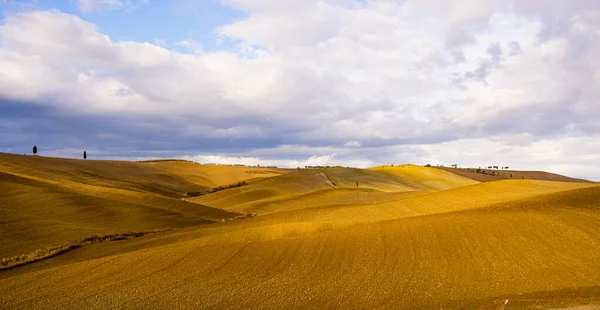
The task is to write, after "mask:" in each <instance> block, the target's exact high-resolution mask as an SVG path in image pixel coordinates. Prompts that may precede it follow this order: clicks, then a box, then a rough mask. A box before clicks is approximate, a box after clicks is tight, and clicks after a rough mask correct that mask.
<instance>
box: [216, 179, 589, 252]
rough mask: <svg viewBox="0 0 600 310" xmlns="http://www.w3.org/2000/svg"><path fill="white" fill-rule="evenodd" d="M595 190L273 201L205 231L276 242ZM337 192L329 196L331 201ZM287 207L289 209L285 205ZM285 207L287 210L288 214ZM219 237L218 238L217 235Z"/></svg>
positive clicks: (524, 187) (523, 186)
mask: <svg viewBox="0 0 600 310" xmlns="http://www.w3.org/2000/svg"><path fill="white" fill-rule="evenodd" d="M590 186H595V185H593V184H586V183H568V182H550V181H534V180H505V181H498V182H488V183H479V184H475V185H472V186H466V187H460V188H455V189H452V190H447V191H439V192H434V193H423V192H406V193H398V194H397V196H395V197H394V199H393V200H391V201H386V202H381V203H371V204H369V203H367V204H361V203H357V204H353V203H348V204H343V203H340V204H335V203H330V204H327V203H322V202H318V201H317V202H315V205H310V204H308V205H307V204H302V203H303V202H306V201H307V199H306V197H299V198H300V199H302V200H300V201H292V202H288V201H286V200H283V201H274V202H273V206H271V207H273V208H278V209H277V212H272V213H268V214H264V215H261V216H258V217H257V218H253V219H252V220H245V221H240V222H232V223H229V224H228V225H225V226H217V227H212V228H210V231H211V233H213V234H215V235H218V236H216V237H215V238H214V240H217V239H218V238H224V240H225V241H227V242H229V241H232V240H237V241H240V242H242V241H248V240H260V239H277V238H283V237H287V236H301V235H306V234H312V233H315V232H322V231H326V230H331V229H342V228H348V227H351V226H354V225H358V224H370V223H376V222H382V221H389V220H395V219H401V218H408V217H418V216H425V215H432V214H440V213H449V212H456V211H464V210H471V209H478V208H485V207H488V206H490V205H493V204H502V203H508V202H511V201H515V200H519V199H526V198H533V197H537V196H540V195H545V194H550V193H556V192H561V191H565V190H572V189H579V188H587V187H590ZM337 195H340V193H337V194H334V196H337ZM286 203H289V204H290V205H289V206H286ZM288 207H289V209H287V208H288ZM221 233H223V234H222V235H221Z"/></svg>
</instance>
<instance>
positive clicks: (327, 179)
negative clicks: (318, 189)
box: [319, 169, 337, 188]
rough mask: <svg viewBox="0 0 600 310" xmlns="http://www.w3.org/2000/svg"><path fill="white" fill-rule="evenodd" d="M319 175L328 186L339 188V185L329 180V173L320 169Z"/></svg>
mask: <svg viewBox="0 0 600 310" xmlns="http://www.w3.org/2000/svg"><path fill="white" fill-rule="evenodd" d="M319 174H321V176H322V177H323V178H324V179H325V181H326V182H327V184H329V185H330V186H331V187H334V188H337V185H335V183H334V182H333V181H331V179H330V178H329V176H328V175H327V173H325V172H324V171H323V170H321V169H319Z"/></svg>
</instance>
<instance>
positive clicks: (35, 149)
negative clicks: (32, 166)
mask: <svg viewBox="0 0 600 310" xmlns="http://www.w3.org/2000/svg"><path fill="white" fill-rule="evenodd" d="M35 154H37V146H35V145H34V146H33V155H35Z"/></svg>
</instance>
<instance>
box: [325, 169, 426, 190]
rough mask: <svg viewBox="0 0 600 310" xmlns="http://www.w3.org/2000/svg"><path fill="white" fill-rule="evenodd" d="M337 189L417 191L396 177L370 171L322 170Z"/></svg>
mask: <svg viewBox="0 0 600 310" xmlns="http://www.w3.org/2000/svg"><path fill="white" fill-rule="evenodd" d="M322 171H323V172H324V173H325V174H326V175H327V176H328V177H329V179H330V180H331V181H332V182H333V183H334V184H335V185H336V186H337V187H350V188H370V189H375V190H379V191H385V192H406V191H414V190H416V189H415V188H413V187H410V186H408V185H406V184H404V183H402V182H401V181H399V180H398V179H397V178H395V177H390V176H389V175H387V174H384V173H380V172H377V171H373V170H368V169H357V168H325V169H323V170H322Z"/></svg>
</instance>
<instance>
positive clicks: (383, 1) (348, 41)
mask: <svg viewBox="0 0 600 310" xmlns="http://www.w3.org/2000/svg"><path fill="white" fill-rule="evenodd" d="M555 2H556V1H555ZM221 3H222V4H223V5H224V6H228V7H231V8H233V9H237V10H242V11H244V12H245V13H246V16H245V17H244V18H242V19H239V20H236V21H234V22H231V23H227V24H223V25H221V26H219V27H218V28H216V29H215V30H214V31H215V36H217V37H218V39H219V41H220V42H222V48H221V49H220V50H216V51H204V50H203V49H202V48H201V46H200V45H198V43H197V42H188V43H189V44H193V46H194V48H193V51H192V52H190V53H184V52H181V51H179V50H178V49H176V48H169V46H174V45H176V44H179V45H181V44H180V43H181V42H183V41H179V43H177V42H170V44H165V42H163V43H161V44H160V46H159V45H158V44H155V43H148V42H137V41H114V40H112V39H111V38H110V37H108V36H107V35H105V34H103V33H102V31H101V30H100V29H98V27H97V26H95V25H94V24H92V23H90V22H87V21H86V20H84V19H82V18H81V17H78V16H74V15H69V14H65V13H62V12H60V11H57V10H40V11H36V10H28V11H24V12H19V13H14V14H10V15H8V16H6V17H5V19H4V22H3V24H2V25H0V68H2V70H0V99H1V100H2V101H0V102H2V103H1V104H2V105H3V107H5V108H6V111H7V113H6V114H5V116H4V117H2V118H3V120H4V121H6V123H5V124H6V125H4V126H5V128H6V129H7V131H5V134H4V135H5V136H3V139H4V138H6V139H10V141H11V142H4V143H3V144H4V145H0V147H3V148H4V149H8V148H11V149H15V148H19V147H20V145H21V144H20V143H19V142H18V141H15V140H19V141H21V140H35V139H40V138H41V137H46V138H45V140H47V141H51V143H52V144H51V145H50V146H49V148H50V149H52V150H53V151H55V152H60V150H61V149H65V150H68V149H70V148H77V147H87V148H96V149H98V150H99V152H100V150H104V151H101V153H102V154H104V156H106V157H108V156H111V154H110V153H111V152H112V155H114V156H144V154H149V156H160V155H162V154H165V155H166V156H182V155H186V154H187V155H188V156H199V157H196V158H198V159H201V160H204V159H208V158H211V157H210V156H221V157H219V158H221V159H224V160H226V161H232V160H233V159H232V158H245V159H244V160H246V161H249V162H252V160H254V159H252V158H255V159H256V160H257V161H256V162H260V163H262V164H268V163H269V162H273V163H287V164H286V165H288V166H295V165H297V164H298V165H299V164H300V163H305V162H312V161H313V160H314V161H319V160H321V158H326V160H325V161H326V162H327V163H335V164H347V165H374V164H382V163H398V162H415V163H426V162H432V163H433V162H440V163H446V164H451V163H459V164H461V165H473V166H478V165H482V164H483V165H485V164H487V163H488V162H492V161H496V162H498V161H505V162H506V161H508V162H506V164H505V165H508V166H513V167H515V168H521V169H549V170H553V171H557V172H563V173H567V174H572V175H575V176H582V177H590V178H596V179H600V171H598V170H594V169H590V168H589V167H594V166H596V167H597V166H599V164H600V158H599V155H598V154H600V149H599V148H598V145H597V142H596V141H598V136H599V135H600V121H599V120H600V109H599V104H598V101H597V98H600V58H598V57H597V55H600V31H599V30H598V29H600V18H597V17H598V14H600V3H598V2H597V1H586V0H575V1H570V2H569V3H568V5H567V4H566V3H562V2H557V3H554V2H548V1H541V0H527V1H493V0H482V1H477V2H476V4H473V2H472V1H466V0H460V1H453V2H452V3H451V4H450V3H449V2H447V1H439V0H420V1H416V0H410V1H391V0H371V1H353V0H327V1H325V0H302V1H286V2H285V5H284V3H283V2H282V1H272V0H221ZM78 4H79V8H80V9H81V10H82V11H86V12H89V11H92V10H98V9H117V8H123V7H124V6H127V5H132V4H131V3H130V2H129V1H113V0H111V1H104V0H103V1H88V0H86V1H82V0H80V1H79V3H78ZM146 5H151V4H150V3H148V4H146ZM179 5H181V4H179ZM190 5H191V4H190ZM133 13H135V12H133ZM167 43H168V42H167ZM190 46H191V45H190ZM25 110H26V111H29V112H27V113H25V112H20V111H25ZM34 111H37V112H34ZM40 111H43V114H42V115H39V114H40V113H41V112H40ZM19 113H20V114H19ZM36 113H37V115H38V116H36V117H34V116H33V115H34V114H36ZM82 120H85V121H84V123H85V124H88V126H87V129H86V130H81V129H80V128H74V127H73V126H85V124H80V125H77V123H79V122H82ZM27 122H31V123H34V122H39V126H38V128H36V129H32V128H31V127H30V126H23V124H25V123H27ZM107 123H108V124H113V125H110V126H106V125H103V124H107ZM57 124H64V130H60V129H57V126H58V125H57ZM44 128H46V129H44ZM48 130H50V131H56V132H60V134H58V133H57V135H58V136H57V137H56V138H52V137H47V135H45V134H44V133H45V132H47V131H48ZM17 136H18V137H20V138H19V139H16V138H15V137H17ZM32 137H33V138H32ZM3 141H9V140H3ZM82 144H84V146H81V145H82ZM23 145H25V143H24V142H23ZM26 145H29V141H27V144H26ZM566 146H568V147H569V148H575V149H576V150H577V154H572V152H574V151H573V150H572V149H569V148H567V147H566ZM197 154H201V155H197ZM332 154H336V156H334V155H332ZM207 156H208V157H207ZM257 156H258V157H257ZM249 158H250V159H249ZM311 158H312V159H311ZM319 162H320V161H319ZM499 164H502V163H499Z"/></svg>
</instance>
